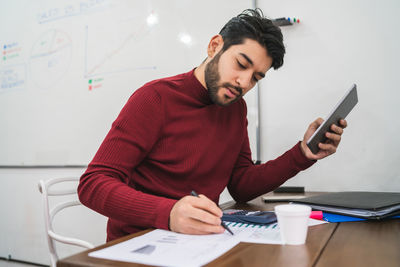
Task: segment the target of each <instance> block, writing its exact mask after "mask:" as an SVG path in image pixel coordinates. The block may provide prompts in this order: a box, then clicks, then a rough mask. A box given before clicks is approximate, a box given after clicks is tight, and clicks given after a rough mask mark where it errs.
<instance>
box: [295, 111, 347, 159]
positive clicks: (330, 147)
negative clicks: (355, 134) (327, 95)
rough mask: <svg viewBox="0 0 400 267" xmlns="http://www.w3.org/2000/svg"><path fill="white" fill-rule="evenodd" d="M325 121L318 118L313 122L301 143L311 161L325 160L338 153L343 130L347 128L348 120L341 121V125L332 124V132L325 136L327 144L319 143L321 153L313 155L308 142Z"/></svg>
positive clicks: (302, 149) (303, 150) (304, 152)
mask: <svg viewBox="0 0 400 267" xmlns="http://www.w3.org/2000/svg"><path fill="white" fill-rule="evenodd" d="M323 121H324V120H323V119H321V118H318V119H316V120H315V121H314V122H312V123H311V124H310V125H309V126H308V129H307V131H306V133H305V134H304V138H303V141H302V142H301V151H302V152H303V154H304V155H305V156H306V157H307V158H308V159H309V160H318V159H323V158H325V157H327V156H329V155H331V154H333V153H335V152H336V149H337V147H338V146H339V143H340V140H341V135H342V134H343V129H344V128H346V127H347V122H346V120H340V121H339V124H340V125H336V124H332V125H331V127H330V130H331V131H330V132H326V133H325V136H326V137H327V138H328V139H327V141H326V142H325V143H319V144H318V147H319V149H320V150H319V151H318V153H317V154H313V153H312V152H311V150H310V149H309V148H308V146H307V140H308V139H309V138H310V137H311V136H312V135H313V133H314V132H315V131H316V130H317V129H318V127H319V126H320V125H321V124H322V123H323Z"/></svg>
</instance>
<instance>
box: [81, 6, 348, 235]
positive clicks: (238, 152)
mask: <svg viewBox="0 0 400 267" xmlns="http://www.w3.org/2000/svg"><path fill="white" fill-rule="evenodd" d="M284 53H285V48H284V45H283V38H282V33H281V31H280V29H279V28H278V27H276V26H274V25H273V24H272V22H271V21H270V20H268V19H266V18H264V17H263V16H262V13H261V12H260V11H258V10H246V11H245V12H243V13H242V14H240V15H238V16H237V17H234V18H233V19H231V20H230V21H229V22H228V23H227V24H226V25H225V26H224V27H223V29H222V30H221V32H220V34H218V35H216V36H214V37H212V38H211V40H210V42H209V45H208V49H207V54H208V57H207V59H206V60H205V61H204V62H203V63H202V64H201V65H200V66H198V67H197V68H195V69H194V70H192V71H189V72H188V73H184V74H180V75H177V76H174V77H169V78H165V79H160V80H155V81H152V82H149V83H147V84H145V85H144V86H143V87H141V88H140V89H138V90H136V91H135V93H134V94H133V95H132V96H131V97H130V99H129V100H128V102H127V104H126V105H125V107H124V108H123V109H122V111H121V113H120V114H119V116H118V118H117V119H116V120H115V122H114V123H113V125H112V128H111V130H110V132H109V133H108V135H107V136H106V138H105V140H104V141H103V143H102V145H101V146H100V148H99V150H98V152H97V153H96V155H95V157H94V159H93V160H92V162H91V163H90V164H89V166H88V168H87V170H86V172H85V173H84V174H83V175H82V177H81V181H80V184H79V187H78V192H79V197H80V200H81V202H82V203H83V204H84V205H86V206H88V207H89V208H92V209H93V210H95V211H97V212H99V213H101V214H103V215H105V216H107V217H109V220H108V225H107V240H108V241H110V240H113V239H115V238H118V237H121V236H124V235H127V234H130V233H134V232H137V231H140V230H143V229H147V228H152V227H153V228H161V229H170V230H172V231H176V232H181V233H188V234H208V233H221V232H223V231H224V228H223V227H221V219H220V217H221V216H222V211H221V210H220V209H219V208H218V206H217V205H216V203H218V199H219V195H220V194H221V192H222V191H223V190H224V188H225V187H226V186H227V187H228V190H229V192H230V194H231V195H232V197H233V198H234V199H235V200H236V201H241V202H245V201H248V200H251V199H253V198H255V197H257V196H259V195H261V194H264V193H267V192H269V191H271V190H273V189H274V188H276V187H278V186H279V185H281V184H282V183H284V182H285V181H286V180H287V179H289V178H291V177H293V176H294V175H296V174H297V173H298V172H299V171H301V170H304V169H306V168H308V167H310V166H311V165H312V164H313V163H314V162H315V161H316V160H318V159H322V158H324V157H326V156H328V155H330V154H332V153H334V152H335V151H336V148H337V146H338V145H339V142H340V138H341V134H342V133H343V128H345V127H346V121H344V120H342V121H341V126H337V125H332V127H331V130H332V133H328V134H327V137H328V141H327V143H325V144H320V145H319V146H320V148H321V150H320V152H318V154H316V155H315V154H313V153H311V151H310V150H309V149H308V147H307V146H306V145H305V141H306V140H307V139H308V138H309V137H310V136H311V135H312V133H313V132H314V131H315V130H316V129H317V128H318V126H319V125H320V124H321V123H322V119H318V120H316V121H314V122H313V123H311V124H310V126H309V127H308V129H307V131H306V133H305V135H304V139H303V141H301V142H298V143H297V144H296V145H295V146H294V147H293V148H291V149H290V150H289V151H287V152H286V153H284V154H283V155H282V156H280V157H279V158H277V159H275V160H272V161H269V162H267V163H264V164H262V165H254V164H253V162H252V160H251V152H250V147H249V140H248V135H247V120H246V112H247V111H246V104H245V101H244V100H243V99H242V96H243V95H244V94H246V93H247V92H248V91H249V90H250V89H251V88H253V86H254V85H255V84H256V83H257V81H258V80H260V79H262V78H263V77H264V76H265V74H266V72H267V71H268V70H269V69H270V68H271V67H273V68H274V69H278V68H279V67H280V66H281V65H282V64H283V55H284ZM192 190H195V191H196V192H198V193H200V197H193V196H189V195H190V192H191V191H192Z"/></svg>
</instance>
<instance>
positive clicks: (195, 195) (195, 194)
mask: <svg viewBox="0 0 400 267" xmlns="http://www.w3.org/2000/svg"><path fill="white" fill-rule="evenodd" d="M190 194H191V195H192V196H194V197H199V195H198V194H197V193H196V191H194V190H192V192H190ZM221 225H222V227H224V228H225V229H226V230H227V231H228V232H229V233H230V234H231V235H233V232H232V231H231V229H229V228H228V226H226V224H225V223H224V222H223V221H222V220H221Z"/></svg>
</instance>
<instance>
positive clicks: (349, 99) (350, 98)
mask: <svg viewBox="0 0 400 267" xmlns="http://www.w3.org/2000/svg"><path fill="white" fill-rule="evenodd" d="M357 102H358V97H357V85H355V84H353V86H352V87H351V88H350V89H349V90H348V91H347V92H346V94H345V95H344V96H343V98H342V99H341V100H340V101H339V103H337V105H336V106H335V108H334V109H333V110H332V111H331V113H330V114H329V115H328V117H327V118H326V119H325V120H324V122H323V123H322V124H321V125H320V126H319V127H318V129H317V130H316V131H315V132H314V134H313V135H312V136H311V137H310V139H308V141H307V146H308V147H309V148H310V150H311V152H312V153H314V154H316V153H318V151H319V147H318V143H324V142H325V141H326V139H327V138H326V136H325V133H326V132H327V131H330V127H331V125H332V124H337V125H339V121H340V120H341V119H345V118H346V116H347V115H348V114H349V113H350V111H351V110H352V109H353V108H354V106H355V105H356V104H357Z"/></svg>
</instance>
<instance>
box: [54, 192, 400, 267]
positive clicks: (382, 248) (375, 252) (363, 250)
mask: <svg viewBox="0 0 400 267" xmlns="http://www.w3.org/2000/svg"><path fill="white" fill-rule="evenodd" d="M308 194H309V193H308ZM308 194H307V195H308ZM277 204H282V202H281V203H268V204H266V203H263V202H262V200H261V198H256V199H254V200H252V201H250V202H249V203H246V204H237V203H234V202H228V203H225V204H223V205H221V208H222V209H228V208H236V209H248V210H273V207H274V206H275V205H277ZM149 231H151V230H146V231H143V232H140V233H136V234H132V235H129V236H126V237H123V238H120V239H117V240H114V241H112V242H109V243H106V244H104V245H102V246H99V247H97V248H94V249H91V250H87V251H84V252H81V253H79V254H76V255H73V256H70V257H67V258H65V259H61V260H59V261H58V263H57V266H58V267H67V266H68V267H72V266H145V265H141V264H135V263H127V262H119V261H110V260H104V259H99V258H92V257H89V256H88V253H89V252H91V251H94V250H99V249H102V248H105V247H108V246H112V245H115V244H117V243H120V242H123V241H125V240H128V239H130V238H132V237H135V236H138V235H142V234H144V233H147V232H149ZM206 266H229V267H235V266H241V267H244V266H245V267H248V266H249V267H251V266H284V267H290V266H296V267H302V266H315V267H330V266H332V267H337V266H352V267H357V266H363V267H364V266H377V267H381V266H385V267H391V266H396V267H399V266H400V219H394V220H387V221H369V222H347V223H329V224H322V225H317V226H313V227H310V228H309V231H308V235H307V241H306V244H305V245H299V246H290V245H265V244H250V243H240V244H239V245H237V246H236V247H234V248H233V249H231V250H230V251H228V252H227V253H225V254H224V255H222V256H221V257H219V258H218V259H216V260H214V261H213V262H211V263H209V264H207V265H206Z"/></svg>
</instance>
